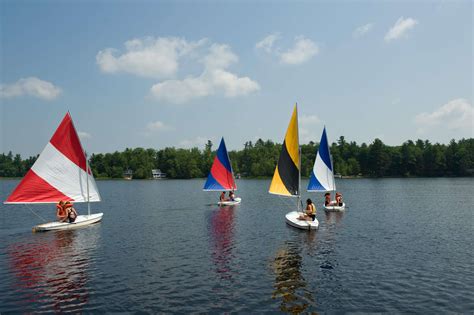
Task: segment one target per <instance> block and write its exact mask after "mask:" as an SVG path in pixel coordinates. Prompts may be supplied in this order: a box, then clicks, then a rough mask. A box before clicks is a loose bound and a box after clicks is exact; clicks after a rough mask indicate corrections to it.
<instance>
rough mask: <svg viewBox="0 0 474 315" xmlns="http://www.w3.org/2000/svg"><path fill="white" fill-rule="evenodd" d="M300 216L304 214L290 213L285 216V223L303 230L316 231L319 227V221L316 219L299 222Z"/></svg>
mask: <svg viewBox="0 0 474 315" xmlns="http://www.w3.org/2000/svg"><path fill="white" fill-rule="evenodd" d="M300 215H303V212H299V211H292V212H289V213H287V214H286V215H285V221H286V223H287V224H288V225H291V226H292V227H295V228H298V229H302V230H316V229H317V228H318V227H319V221H318V219H314V221H307V220H298V218H299V216H300Z"/></svg>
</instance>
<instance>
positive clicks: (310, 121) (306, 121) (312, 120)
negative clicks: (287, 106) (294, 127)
mask: <svg viewBox="0 0 474 315" xmlns="http://www.w3.org/2000/svg"><path fill="white" fill-rule="evenodd" d="M299 122H300V124H301V125H302V126H309V125H316V124H319V123H320V122H321V120H320V119H319V117H318V116H316V115H301V117H300V119H299Z"/></svg>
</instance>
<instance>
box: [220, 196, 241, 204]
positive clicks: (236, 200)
mask: <svg viewBox="0 0 474 315" xmlns="http://www.w3.org/2000/svg"><path fill="white" fill-rule="evenodd" d="M241 201H242V199H241V198H239V197H237V198H235V199H234V200H233V201H232V200H229V201H219V202H218V203H217V205H218V206H234V205H238V204H239V203H240V202H241Z"/></svg>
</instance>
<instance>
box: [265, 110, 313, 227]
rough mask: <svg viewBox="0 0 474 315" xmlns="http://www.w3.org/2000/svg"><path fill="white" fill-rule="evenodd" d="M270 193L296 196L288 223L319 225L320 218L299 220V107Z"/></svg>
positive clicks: (283, 146) (300, 211) (288, 132)
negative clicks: (294, 209) (293, 209)
mask: <svg viewBox="0 0 474 315" xmlns="http://www.w3.org/2000/svg"><path fill="white" fill-rule="evenodd" d="M268 192H269V193H271V194H275V195H280V196H288V197H295V198H296V211H291V212H289V213H287V214H286V215H285V220H286V223H287V224H289V225H291V226H293V227H296V228H300V229H305V230H308V229H309V230H311V229H317V228H318V226H319V221H318V219H314V221H307V220H298V218H299V217H300V216H301V215H303V212H302V211H303V209H300V204H301V149H300V147H299V135H298V109H297V105H295V108H294V110H293V115H292V116H291V119H290V123H289V125H288V129H287V131H286V135H285V140H284V141H283V145H282V150H281V153H280V157H279V159H278V164H277V166H276V168H275V173H274V175H273V179H272V183H271V184H270V189H269V190H268Z"/></svg>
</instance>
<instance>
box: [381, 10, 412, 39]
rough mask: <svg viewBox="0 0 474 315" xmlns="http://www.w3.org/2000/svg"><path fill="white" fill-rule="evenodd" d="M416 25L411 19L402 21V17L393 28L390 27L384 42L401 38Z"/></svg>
mask: <svg viewBox="0 0 474 315" xmlns="http://www.w3.org/2000/svg"><path fill="white" fill-rule="evenodd" d="M417 24H418V21H417V20H415V19H412V18H406V19H404V18H403V16H402V17H400V18H399V19H398V20H397V22H396V23H395V25H394V26H392V27H391V28H390V29H389V30H388V32H387V34H385V38H384V39H385V41H386V42H387V43H388V42H390V41H392V40H394V39H398V38H400V37H402V36H403V34H405V33H406V32H408V31H409V30H410V29H412V28H414V27H415V25H417Z"/></svg>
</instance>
